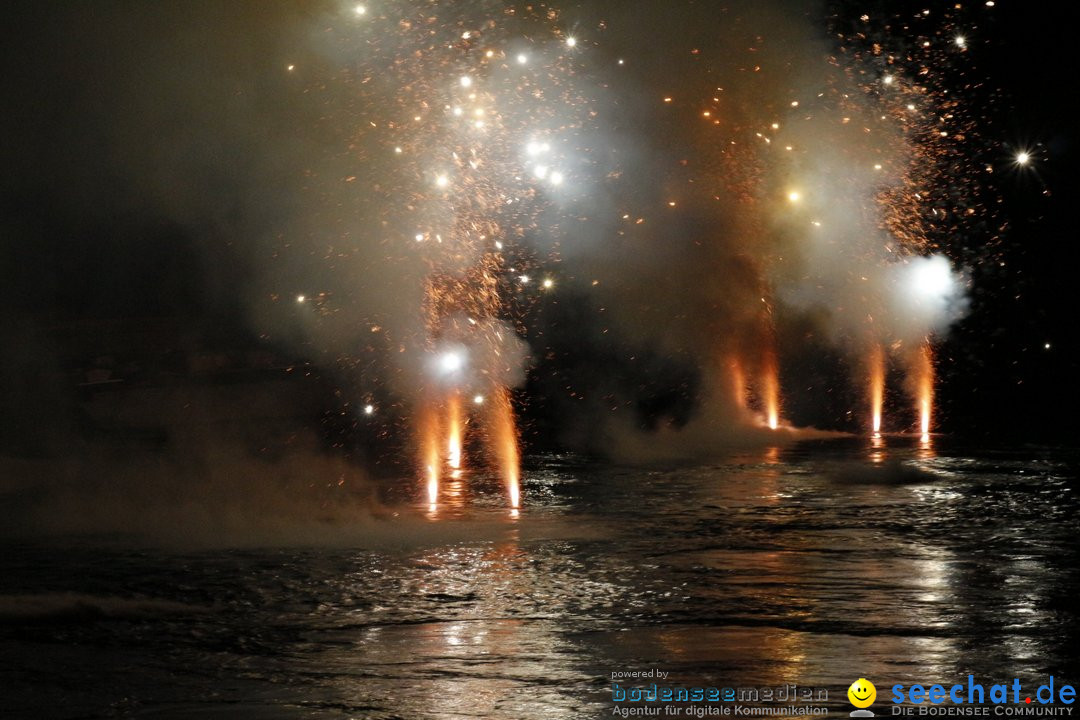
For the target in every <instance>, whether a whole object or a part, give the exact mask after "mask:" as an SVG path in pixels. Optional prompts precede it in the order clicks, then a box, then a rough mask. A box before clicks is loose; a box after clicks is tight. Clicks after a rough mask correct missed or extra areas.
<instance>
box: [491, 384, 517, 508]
mask: <svg viewBox="0 0 1080 720" xmlns="http://www.w3.org/2000/svg"><path fill="white" fill-rule="evenodd" d="M492 400H493V402H492V403H491V407H492V410H491V424H492V427H491V437H492V442H493V444H494V450H495V459H496V461H497V463H498V466H499V472H500V473H501V474H502V476H503V478H504V479H505V481H506V489H507V494H508V495H509V497H510V507H511V508H513V509H514V510H517V509H518V507H520V505H521V485H520V456H519V452H518V436H517V428H516V427H515V425H514V408H513V406H512V405H511V404H510V391H509V390H508V389H507V388H505V387H501V388H499V389H498V391H496V392H495V393H494V396H493V398H492Z"/></svg>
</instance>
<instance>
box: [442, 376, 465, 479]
mask: <svg viewBox="0 0 1080 720" xmlns="http://www.w3.org/2000/svg"><path fill="white" fill-rule="evenodd" d="M446 414H447V420H448V424H449V425H450V427H449V434H448V437H447V441H446V445H447V447H446V452H447V454H446V463H447V464H448V465H449V466H450V469H451V470H460V469H461V434H462V420H461V395H460V394H459V393H456V392H455V393H453V394H451V395H450V399H449V400H448V401H447V407H446Z"/></svg>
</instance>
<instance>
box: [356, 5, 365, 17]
mask: <svg viewBox="0 0 1080 720" xmlns="http://www.w3.org/2000/svg"><path fill="white" fill-rule="evenodd" d="M356 14H357V15H367V8H366V7H364V6H363V5H357V6H356Z"/></svg>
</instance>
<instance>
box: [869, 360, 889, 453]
mask: <svg viewBox="0 0 1080 720" xmlns="http://www.w3.org/2000/svg"><path fill="white" fill-rule="evenodd" d="M869 365H870V368H869V370H870V414H871V418H872V419H871V423H872V426H873V431H874V434H875V435H876V434H877V433H880V432H881V413H882V408H883V406H884V404H885V352H884V350H883V349H882V347H881V346H880V345H874V346H873V347H872V348H871V349H870V361H869Z"/></svg>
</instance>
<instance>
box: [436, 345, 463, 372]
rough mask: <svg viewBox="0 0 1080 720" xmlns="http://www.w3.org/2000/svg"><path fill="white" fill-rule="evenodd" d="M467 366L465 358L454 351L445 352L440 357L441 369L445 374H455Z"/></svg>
mask: <svg viewBox="0 0 1080 720" xmlns="http://www.w3.org/2000/svg"><path fill="white" fill-rule="evenodd" d="M464 366H465V357H464V356H463V355H462V354H461V353H460V352H456V351H453V350H450V351H448V352H444V353H443V354H442V355H441V356H440V357H439V369H440V370H442V371H443V372H444V373H454V372H457V371H458V370H460V369H461V368H463V367H464Z"/></svg>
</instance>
